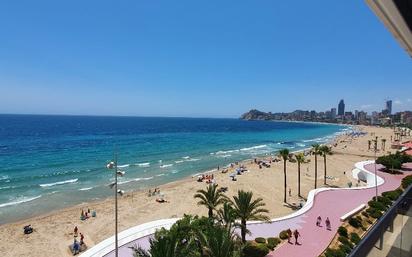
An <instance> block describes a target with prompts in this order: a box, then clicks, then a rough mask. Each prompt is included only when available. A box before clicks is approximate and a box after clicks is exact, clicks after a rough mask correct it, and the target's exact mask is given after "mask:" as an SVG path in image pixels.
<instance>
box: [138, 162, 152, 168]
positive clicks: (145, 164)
mask: <svg viewBox="0 0 412 257" xmlns="http://www.w3.org/2000/svg"><path fill="white" fill-rule="evenodd" d="M136 165H137V166H139V167H149V166H150V162H143V163H137V164H136Z"/></svg>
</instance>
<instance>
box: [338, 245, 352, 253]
mask: <svg viewBox="0 0 412 257" xmlns="http://www.w3.org/2000/svg"><path fill="white" fill-rule="evenodd" d="M339 249H340V250H341V251H342V252H344V253H346V254H348V253H350V252H351V251H352V248H350V247H349V246H348V245H345V244H342V245H340V246H339Z"/></svg>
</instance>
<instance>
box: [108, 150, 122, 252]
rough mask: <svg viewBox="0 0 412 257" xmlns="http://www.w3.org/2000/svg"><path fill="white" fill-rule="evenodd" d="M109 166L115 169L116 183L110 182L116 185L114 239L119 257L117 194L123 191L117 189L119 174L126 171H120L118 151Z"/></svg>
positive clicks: (111, 185)
mask: <svg viewBox="0 0 412 257" xmlns="http://www.w3.org/2000/svg"><path fill="white" fill-rule="evenodd" d="M107 168H108V169H111V170H114V183H112V184H110V188H113V186H114V224H115V225H114V233H115V234H114V241H115V257H119V245H118V237H117V234H118V229H117V216H118V215H117V194H123V192H122V191H119V190H118V189H117V176H118V175H120V176H123V175H124V172H123V171H119V170H118V167H117V153H115V154H114V161H111V162H109V163H108V164H107Z"/></svg>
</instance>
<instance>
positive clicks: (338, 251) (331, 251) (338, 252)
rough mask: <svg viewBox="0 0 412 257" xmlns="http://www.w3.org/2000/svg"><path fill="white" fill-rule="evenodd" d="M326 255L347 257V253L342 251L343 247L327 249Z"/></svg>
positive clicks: (329, 256)
mask: <svg viewBox="0 0 412 257" xmlns="http://www.w3.org/2000/svg"><path fill="white" fill-rule="evenodd" d="M325 256H326V257H345V256H346V253H345V252H344V251H342V250H341V249H330V248H328V249H326V251H325Z"/></svg>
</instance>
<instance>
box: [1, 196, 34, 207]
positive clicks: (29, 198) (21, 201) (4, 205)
mask: <svg viewBox="0 0 412 257" xmlns="http://www.w3.org/2000/svg"><path fill="white" fill-rule="evenodd" d="M40 197H41V195H38V196H35V197H22V198H20V199H16V200H14V201H12V202H8V203H2V204H0V208H2V207H6V206H12V205H16V204H21V203H26V202H30V201H33V200H36V199H38V198H40Z"/></svg>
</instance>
